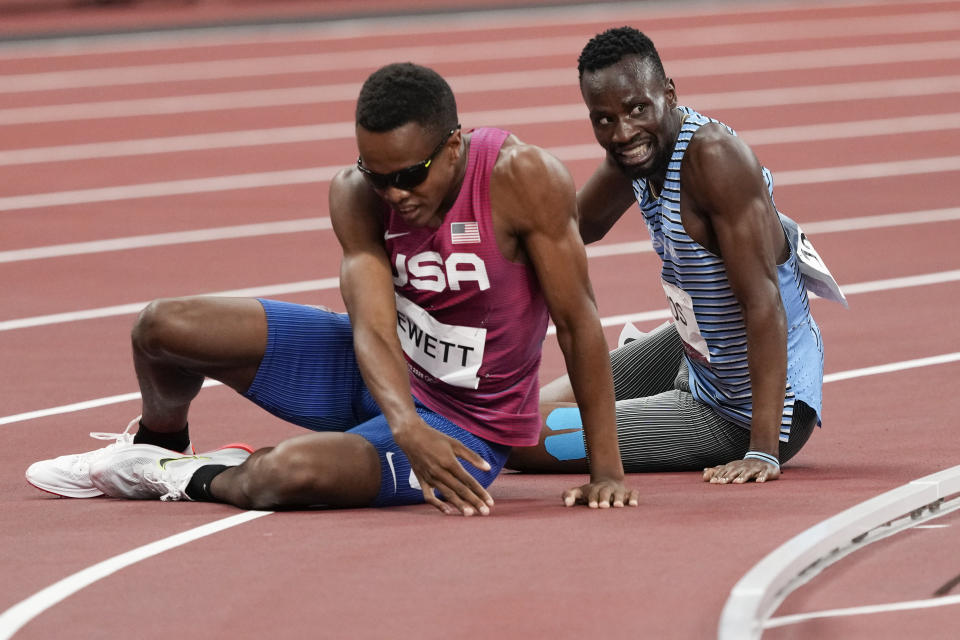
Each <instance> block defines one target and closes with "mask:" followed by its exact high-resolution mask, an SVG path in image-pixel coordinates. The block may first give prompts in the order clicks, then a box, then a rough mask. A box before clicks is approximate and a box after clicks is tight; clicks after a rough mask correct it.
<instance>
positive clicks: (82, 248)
mask: <svg viewBox="0 0 960 640" xmlns="http://www.w3.org/2000/svg"><path fill="white" fill-rule="evenodd" d="M954 220H960V207H948V208H945V209H928V210H924V211H910V212H905V213H887V214H880V215H874V216H860V217H855V218H840V219H837V220H822V221H819V222H805V223H804V224H803V229H804V231H805V232H806V233H807V234H816V235H822V234H825V233H835V232H840V231H854V230H862V229H880V228H884V227H897V226H905V225H916V224H926V223H932V222H950V221H954ZM330 228H332V227H331V223H330V218H300V219H298V220H284V221H279V222H262V223H256V224H246V225H235V226H227V227H211V228H208V229H195V230H192V231H175V232H171V233H155V234H150V235H142V236H127V237H124V238H111V239H108V240H92V241H89V242H71V243H67V244H57V245H47V246H44V247H31V248H28V249H10V250H8V251H0V264H3V263H7V262H21V261H25V260H40V259H44V258H61V257H64V256H76V255H85V254H94V253H104V252H108V251H125V250H129V249H142V248H152V247H163V246H168V245H176V244H188V243H193V242H213V241H218V240H233V239H237V238H250V237H259V236H266V235H279V234H285V233H302V232H306V231H318V230H327V229H330ZM652 250H653V246H652V244H651V243H650V241H649V240H637V241H633V242H611V243H599V244H592V245H589V246H588V247H587V257H589V258H603V257H608V256H620V255H627V254H633V253H648V252H650V251H652Z"/></svg>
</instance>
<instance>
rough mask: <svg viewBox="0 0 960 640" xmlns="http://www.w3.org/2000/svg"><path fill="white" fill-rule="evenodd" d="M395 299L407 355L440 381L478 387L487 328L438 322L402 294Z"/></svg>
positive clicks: (453, 384)
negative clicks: (478, 373)
mask: <svg viewBox="0 0 960 640" xmlns="http://www.w3.org/2000/svg"><path fill="white" fill-rule="evenodd" d="M396 299H397V335H398V336H399V337H400V345H401V346H402V347H403V352H404V353H405V354H407V357H408V358H410V359H411V360H412V361H413V362H415V363H416V364H417V365H418V366H419V367H420V368H421V369H423V370H424V371H425V372H426V373H428V374H430V375H431V376H433V377H434V378H436V379H438V380H442V381H443V382H446V383H447V384H449V385H452V386H454V387H465V388H468V389H476V388H477V387H478V386H479V385H480V378H479V377H478V376H477V372H478V371H480V365H481V364H482V363H483V348H484V345H485V344H486V339H487V330H486V329H478V328H476V327H460V326H457V325H452V324H444V323H442V322H438V321H437V320H436V319H435V318H434V317H433V316H431V315H430V314H429V313H428V312H427V311H426V310H425V309H423V308H421V307H419V306H417V305H416V304H414V303H413V302H410V301H409V300H407V299H406V298H404V297H403V296H401V295H399V294H396Z"/></svg>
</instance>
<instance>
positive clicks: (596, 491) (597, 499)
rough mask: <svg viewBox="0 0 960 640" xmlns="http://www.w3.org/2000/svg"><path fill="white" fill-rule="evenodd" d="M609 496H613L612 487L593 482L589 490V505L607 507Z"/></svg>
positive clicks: (608, 506) (608, 505)
mask: <svg viewBox="0 0 960 640" xmlns="http://www.w3.org/2000/svg"><path fill="white" fill-rule="evenodd" d="M611 496H613V489H612V488H611V487H609V486H607V485H596V484H595V485H593V488H592V489H591V490H590V506H591V507H599V508H601V509H609V508H610V498H611Z"/></svg>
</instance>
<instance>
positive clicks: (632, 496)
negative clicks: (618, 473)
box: [563, 480, 640, 509]
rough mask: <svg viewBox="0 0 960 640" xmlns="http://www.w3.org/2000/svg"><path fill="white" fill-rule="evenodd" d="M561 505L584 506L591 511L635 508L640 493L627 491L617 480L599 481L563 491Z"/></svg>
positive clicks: (632, 490)
mask: <svg viewBox="0 0 960 640" xmlns="http://www.w3.org/2000/svg"><path fill="white" fill-rule="evenodd" d="M563 504H565V505H566V506H568V507H572V506H573V505H575V504H585V505H587V506H588V507H590V508H591V509H597V508H599V509H606V508H608V507H623V506H627V505H629V506H631V507H636V506H637V505H638V504H640V492H639V491H637V490H636V489H628V488H627V486H626V485H624V484H623V483H622V482H619V481H617V480H600V481H598V482H590V483H588V484H584V485H581V486H579V487H574V488H573V489H568V490H567V491H564V492H563Z"/></svg>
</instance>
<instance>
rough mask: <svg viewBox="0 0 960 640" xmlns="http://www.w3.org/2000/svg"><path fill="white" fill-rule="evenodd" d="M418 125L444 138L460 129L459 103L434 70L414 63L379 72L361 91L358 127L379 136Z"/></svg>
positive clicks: (358, 100) (370, 78)
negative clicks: (413, 124)
mask: <svg viewBox="0 0 960 640" xmlns="http://www.w3.org/2000/svg"><path fill="white" fill-rule="evenodd" d="M408 122H416V123H417V124H419V125H420V126H421V127H423V128H424V129H426V130H428V131H437V132H439V133H441V134H443V133H446V132H447V131H449V130H450V129H453V128H454V127H456V126H457V101H456V100H455V99H454V97H453V91H452V90H451V89H450V85H449V84H447V81H446V80H444V79H443V78H442V77H440V74H439V73H437V72H436V71H434V70H433V69H428V68H427V67H421V66H420V65H416V64H413V63H411V62H399V63H394V64H389V65H387V66H385V67H381V68H380V69H377V70H376V71H374V72H373V73H372V74H370V77H369V78H367V80H366V82H364V83H363V87H362V88H361V89H360V96H359V98H357V124H358V125H360V126H361V127H363V128H364V129H366V130H367V131H373V132H376V133H383V132H385V131H392V130H393V129H396V128H397V127H401V126H403V125H405V124H407V123H408Z"/></svg>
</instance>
